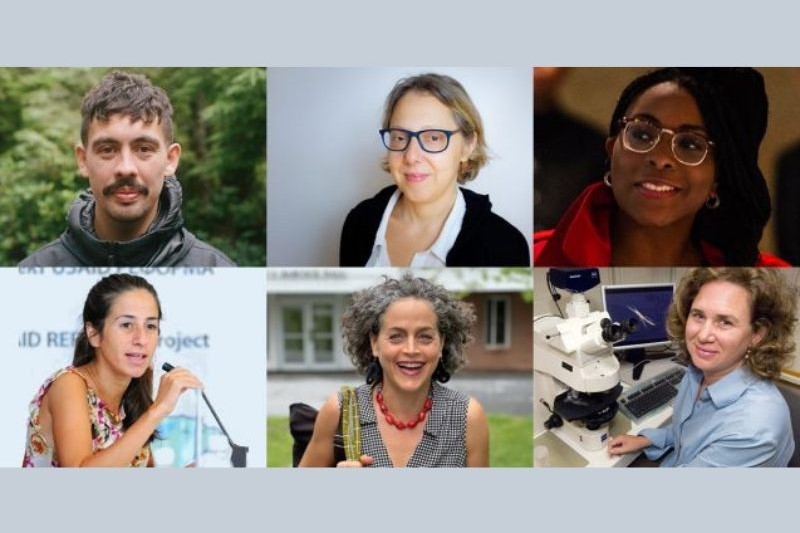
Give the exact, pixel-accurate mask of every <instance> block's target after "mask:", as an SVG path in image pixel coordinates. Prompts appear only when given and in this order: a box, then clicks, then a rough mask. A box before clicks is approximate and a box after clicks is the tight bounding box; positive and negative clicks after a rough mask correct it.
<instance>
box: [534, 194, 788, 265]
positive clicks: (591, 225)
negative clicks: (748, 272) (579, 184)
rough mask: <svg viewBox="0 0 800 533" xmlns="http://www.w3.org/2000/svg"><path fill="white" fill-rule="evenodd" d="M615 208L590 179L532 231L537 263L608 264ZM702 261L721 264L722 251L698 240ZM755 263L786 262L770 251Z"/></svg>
mask: <svg viewBox="0 0 800 533" xmlns="http://www.w3.org/2000/svg"><path fill="white" fill-rule="evenodd" d="M617 209H618V207H617V202H616V200H615V199H614V194H613V192H612V191H611V188H610V187H607V186H606V185H605V184H604V183H603V182H599V183H593V184H592V185H589V186H588V187H586V189H584V190H583V192H582V193H581V194H580V196H578V198H576V199H575V201H574V202H572V204H571V205H570V206H569V209H567V211H566V212H565V213H564V215H563V216H562V217H561V220H559V222H558V225H557V226H556V227H555V229H553V230H545V231H538V232H536V233H535V234H534V255H535V257H534V263H535V264H536V266H594V267H601V266H611V216H612V215H613V214H614V212H616V210H617ZM700 254H701V255H702V258H703V263H704V264H706V265H708V266H724V265H725V264H726V260H725V256H724V255H723V253H722V251H721V250H720V249H719V248H717V247H715V246H713V245H711V244H709V243H707V242H701V243H700ZM755 266H789V265H788V263H786V262H785V261H783V260H781V259H778V258H777V257H774V256H771V255H769V254H759V257H758V259H757V263H756V265H755Z"/></svg>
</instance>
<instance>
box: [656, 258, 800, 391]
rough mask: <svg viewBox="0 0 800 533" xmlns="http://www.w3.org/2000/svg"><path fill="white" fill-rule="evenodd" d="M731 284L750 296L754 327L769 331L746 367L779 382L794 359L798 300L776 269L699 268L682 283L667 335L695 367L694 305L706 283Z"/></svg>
mask: <svg viewBox="0 0 800 533" xmlns="http://www.w3.org/2000/svg"><path fill="white" fill-rule="evenodd" d="M713 281H727V282H728V283H733V284H735V285H738V286H740V287H742V288H743V289H744V290H746V291H747V293H748V294H749V296H750V319H751V320H750V323H751V325H752V327H753V329H754V330H755V329H759V328H763V330H764V331H765V334H764V337H763V338H762V339H761V342H759V343H758V344H756V345H754V346H752V347H751V348H750V349H749V350H748V356H747V357H746V358H745V364H747V365H748V366H749V367H750V370H752V371H753V372H754V373H755V374H757V375H759V376H761V377H762V378H766V379H773V380H775V379H778V378H779V377H780V375H781V371H782V370H783V369H784V368H786V367H787V366H789V363H790V362H791V360H792V358H793V357H794V349H795V343H794V326H795V324H796V323H797V297H796V295H795V291H794V287H791V286H790V285H789V284H788V283H787V282H786V280H785V278H784V277H783V274H782V272H780V270H779V269H776V268H730V267H723V268H695V269H692V270H689V271H688V272H687V273H686V274H685V275H684V276H683V278H682V279H681V282H680V284H679V285H678V289H677V291H676V292H675V297H674V298H673V299H672V305H670V308H669V313H668V315H667V331H668V332H669V335H670V337H671V338H672V340H673V342H675V343H677V344H678V345H679V346H680V351H681V354H682V356H683V357H684V358H685V359H686V360H687V361H688V362H690V363H691V357H690V356H689V350H688V348H687V346H686V323H687V321H688V320H689V313H690V311H691V309H692V304H693V303H694V299H695V298H696V297H697V294H698V293H699V292H700V289H701V288H702V287H703V285H705V284H706V283H711V282H713Z"/></svg>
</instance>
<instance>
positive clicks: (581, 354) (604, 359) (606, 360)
mask: <svg viewBox="0 0 800 533" xmlns="http://www.w3.org/2000/svg"><path fill="white" fill-rule="evenodd" d="M547 284H548V288H549V290H550V294H551V295H552V296H553V300H554V301H555V302H556V306H557V307H558V308H559V313H560V314H561V316H556V315H542V316H539V317H535V318H534V322H533V332H534V351H533V369H534V372H538V373H539V374H540V375H541V376H543V377H545V378H546V379H539V380H537V381H538V383H540V384H543V386H540V387H537V388H538V389H539V390H536V391H535V392H534V394H535V395H536V396H538V398H539V401H540V402H541V403H542V404H543V405H544V406H545V407H547V409H548V410H549V411H550V413H551V415H550V417H549V418H548V420H547V421H546V422H545V424H544V425H545V427H546V428H547V429H550V430H552V431H553V432H554V433H555V434H557V435H558V436H559V437H560V438H561V439H562V440H564V441H565V442H566V443H567V444H569V445H570V446H572V447H573V448H574V449H576V450H579V449H583V450H586V451H597V450H601V449H603V448H604V447H605V446H606V444H607V441H608V437H609V433H608V430H609V424H610V422H611V420H612V419H613V418H614V416H615V415H616V414H617V409H618V406H617V398H618V397H619V395H620V394H621V393H622V386H621V385H620V379H619V361H618V360H617V358H616V357H615V356H614V351H613V345H614V343H616V342H619V341H621V340H624V339H625V337H626V336H627V335H628V334H629V333H631V332H633V331H634V329H635V327H636V321H635V320H634V319H630V320H627V321H625V322H624V323H619V322H613V321H612V320H611V317H610V316H609V315H608V313H606V312H604V311H591V310H590V309H589V302H588V301H587V299H586V296H585V295H584V293H585V292H586V291H588V290H589V289H591V288H593V287H595V286H597V285H599V284H600V272H599V271H598V269H596V268H583V269H555V268H552V269H550V270H548V272H547ZM558 290H562V291H566V292H568V293H570V295H571V296H570V300H569V302H568V303H567V305H566V317H565V316H564V314H563V313H561V308H560V306H558V300H559V299H560V298H561V295H560V294H559V293H558Z"/></svg>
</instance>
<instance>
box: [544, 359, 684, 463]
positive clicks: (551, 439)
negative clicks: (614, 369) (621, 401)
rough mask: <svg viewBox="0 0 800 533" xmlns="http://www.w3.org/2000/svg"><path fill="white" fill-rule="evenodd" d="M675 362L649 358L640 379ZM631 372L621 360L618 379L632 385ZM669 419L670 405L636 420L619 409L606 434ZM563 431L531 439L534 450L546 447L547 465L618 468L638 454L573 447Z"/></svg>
mask: <svg viewBox="0 0 800 533" xmlns="http://www.w3.org/2000/svg"><path fill="white" fill-rule="evenodd" d="M676 365H677V363H675V362H673V361H671V360H670V359H668V358H665V359H659V360H656V361H651V362H649V363H647V365H645V367H644V369H643V371H642V376H641V378H640V380H647V379H650V378H651V377H653V376H655V375H658V374H661V373H662V372H665V371H667V370H669V369H670V368H673V367H675V366H676ZM632 373H633V369H632V368H631V364H630V363H622V364H621V365H620V379H621V381H622V386H623V387H624V388H627V387H630V386H631V385H632V383H633V381H632V378H631V375H632ZM670 418H672V407H671V406H669V405H668V406H666V407H664V408H662V409H659V410H657V411H655V412H653V413H651V414H650V415H648V416H647V417H645V418H643V419H642V420H640V421H638V422H635V421H633V420H630V419H629V418H628V417H626V416H625V415H624V414H622V412H619V413H617V416H616V417H615V418H614V420H612V421H611V430H610V432H609V433H610V435H611V436H612V437H613V436H615V435H620V434H624V433H630V434H632V435H636V434H638V433H639V431H641V430H643V429H648V428H657V427H662V426H664V425H666V424H667V423H668V422H669V420H670ZM563 431H564V430H563V428H554V429H551V430H548V431H544V432H542V433H540V434H538V435H536V436H535V437H534V439H533V445H534V449H535V447H536V446H546V447H547V452H548V453H547V455H548V464H549V465H550V466H565V467H570V466H571V467H589V468H595V467H620V466H628V465H629V464H631V463H632V462H633V461H634V459H636V457H637V456H638V454H635V453H629V454H627V455H617V456H612V455H609V454H608V452H607V451H606V450H605V449H602V450H599V451H596V452H589V451H586V450H583V449H576V448H573V447H572V446H570V445H569V444H567V443H566V442H565V441H564V440H563V439H562V438H561V436H560V435H561V434H562V433H563Z"/></svg>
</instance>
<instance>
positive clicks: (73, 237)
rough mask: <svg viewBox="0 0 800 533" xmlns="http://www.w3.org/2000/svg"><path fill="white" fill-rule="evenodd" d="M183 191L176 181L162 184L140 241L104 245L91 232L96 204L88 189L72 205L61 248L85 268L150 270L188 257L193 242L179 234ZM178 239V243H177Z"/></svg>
mask: <svg viewBox="0 0 800 533" xmlns="http://www.w3.org/2000/svg"><path fill="white" fill-rule="evenodd" d="M182 202H183V191H182V190H181V186H180V183H179V182H178V180H177V178H175V177H174V176H173V177H169V178H166V179H165V180H164V187H163V188H162V190H161V195H160V197H159V206H158V213H157V215H156V218H155V220H154V221H153V223H152V224H151V225H150V227H149V228H148V229H147V232H146V233H145V234H144V235H142V236H141V237H137V238H136V239H133V240H130V241H124V242H118V241H105V240H102V239H100V238H99V237H98V236H97V234H96V233H95V231H94V213H95V208H96V201H95V198H94V196H93V195H92V193H91V190H89V189H87V190H85V191H83V192H82V193H81V194H80V195H79V196H78V199H77V200H76V201H75V202H74V203H73V204H72V208H71V209H70V212H69V215H68V217H67V220H68V228H67V231H66V232H64V234H63V235H62V236H61V241H62V243H63V244H64V246H65V247H66V248H67V249H68V250H69V251H70V252H71V253H72V254H73V255H75V256H76V257H77V258H79V259H80V260H81V262H82V263H84V264H86V265H110V266H126V265H130V266H152V265H166V264H174V262H175V261H177V260H179V259H181V258H182V257H183V256H185V255H186V254H188V252H189V249H190V245H191V242H189V241H190V240H192V239H193V237H191V234H188V232H182V229H183V215H182V213H181V204H182ZM176 239H177V240H176Z"/></svg>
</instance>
